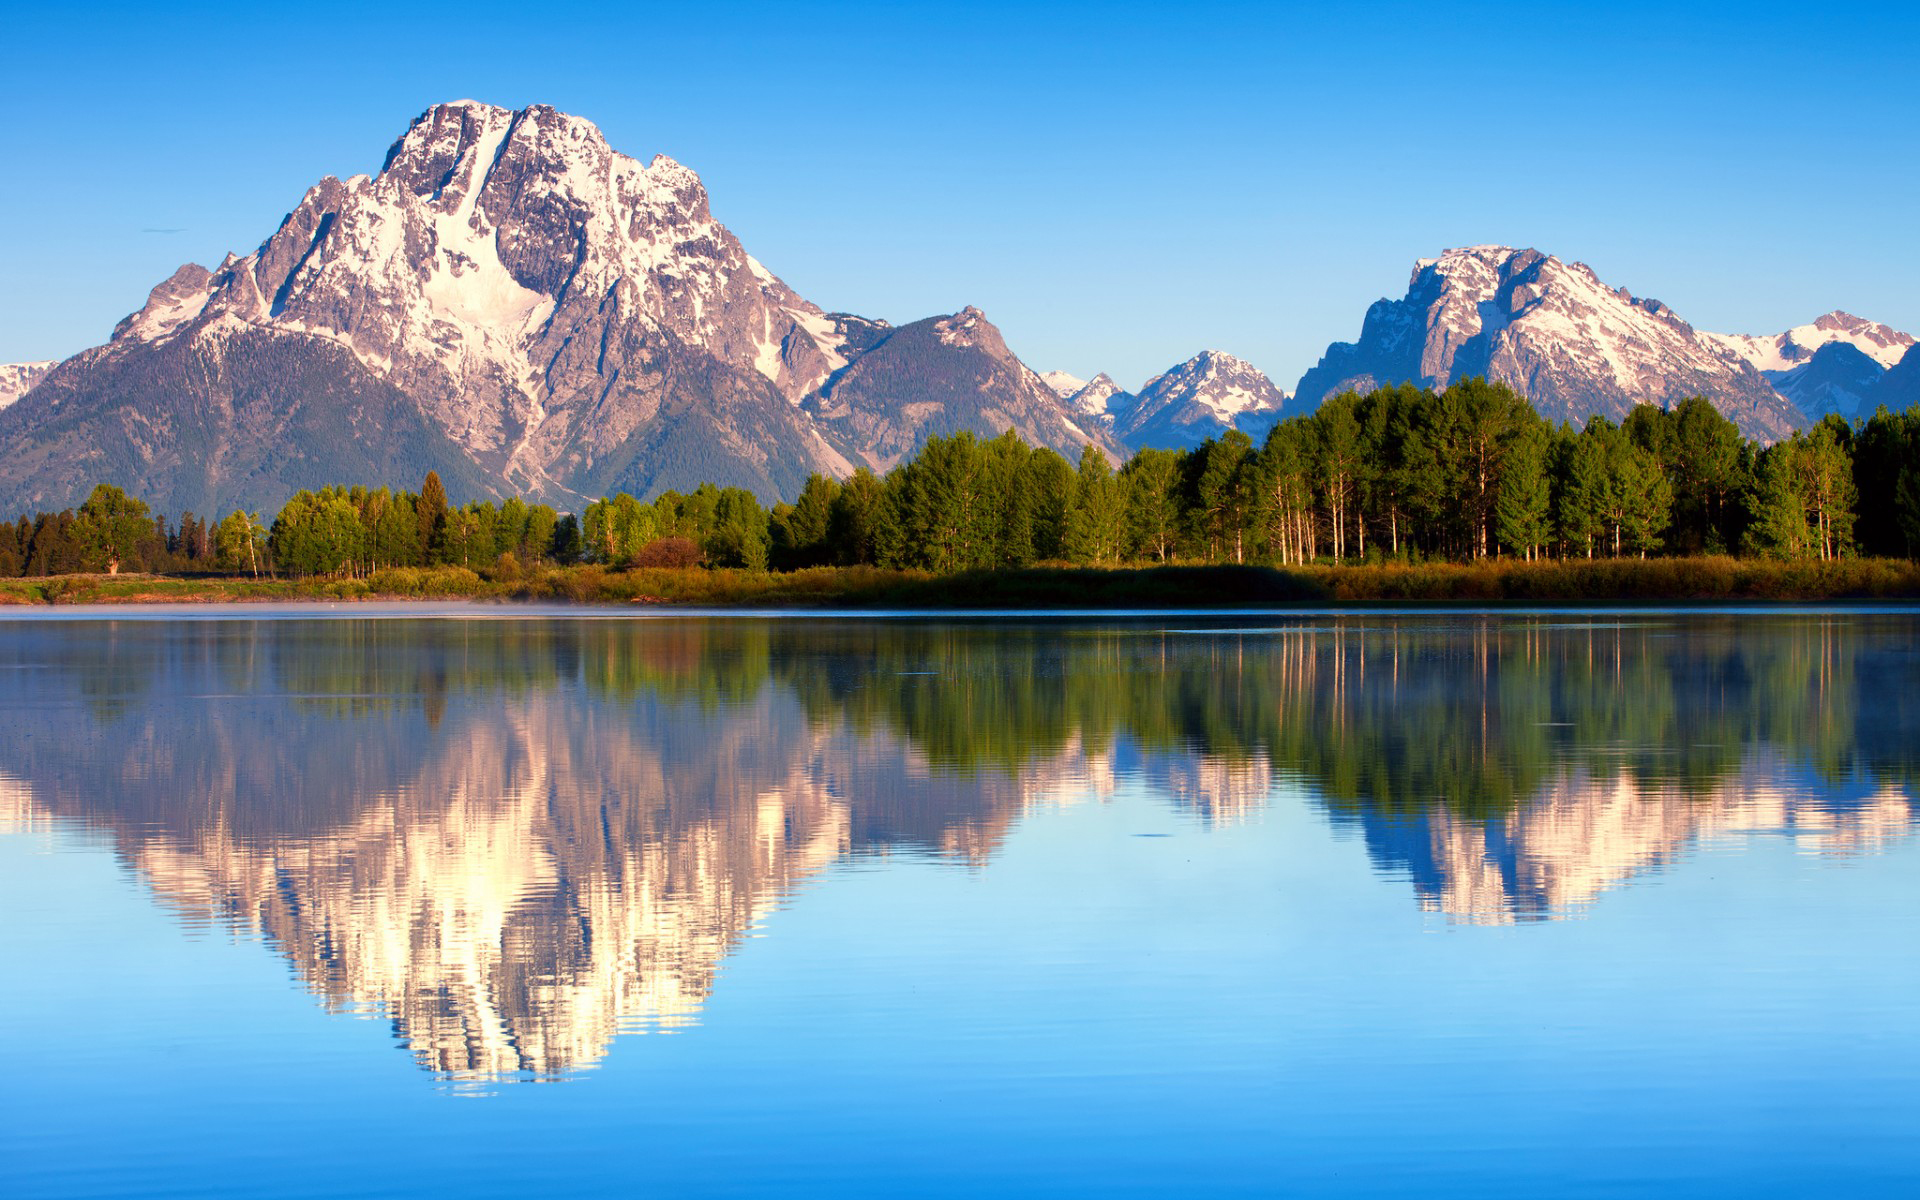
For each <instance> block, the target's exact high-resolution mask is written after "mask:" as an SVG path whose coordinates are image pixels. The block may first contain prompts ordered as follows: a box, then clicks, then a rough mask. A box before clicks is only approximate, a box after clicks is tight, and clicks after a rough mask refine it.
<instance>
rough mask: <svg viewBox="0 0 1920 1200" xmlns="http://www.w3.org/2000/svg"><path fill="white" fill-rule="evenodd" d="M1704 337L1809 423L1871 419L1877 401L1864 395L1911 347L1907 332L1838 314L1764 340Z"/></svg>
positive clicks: (1724, 335) (1717, 335)
mask: <svg viewBox="0 0 1920 1200" xmlns="http://www.w3.org/2000/svg"><path fill="white" fill-rule="evenodd" d="M1704 336H1706V337H1707V338H1709V339H1710V340H1712V341H1714V342H1716V343H1718V344H1719V345H1721V346H1722V347H1724V348H1725V349H1726V351H1727V352H1728V353H1730V354H1732V355H1734V356H1736V357H1738V358H1740V359H1742V360H1744V361H1746V362H1749V363H1752V364H1753V366H1754V367H1755V368H1757V369H1758V370H1759V372H1760V373H1761V374H1762V375H1764V376H1765V377H1766V379H1767V382H1769V383H1771V384H1772V385H1773V388H1774V390H1775V391H1777V392H1779V393H1780V394H1781V395H1782V396H1785V397H1786V398H1787V399H1788V400H1791V401H1792V402H1793V404H1794V406H1795V407H1797V408H1798V409H1799V410H1800V411H1801V413H1803V414H1804V415H1805V416H1806V418H1807V419H1808V420H1809V421H1817V420H1819V419H1820V418H1821V417H1824V416H1826V415H1827V414H1828V413H1838V414H1839V415H1841V416H1843V417H1845V418H1847V419H1848V420H1853V419H1854V418H1856V417H1868V416H1871V415H1873V410H1874V408H1875V407H1876V406H1877V404H1878V401H1876V400H1872V399H1870V398H1869V397H1870V395H1871V394H1872V393H1874V392H1875V391H1876V389H1877V388H1878V387H1879V384H1880V379H1881V377H1882V376H1883V375H1885V374H1886V372H1887V370H1888V368H1890V367H1892V366H1894V365H1895V364H1897V363H1898V362H1899V361H1900V359H1901V356H1902V355H1904V354H1906V353H1908V352H1909V351H1911V350H1912V349H1913V346H1914V339H1913V336H1912V335H1911V334H1907V333H1902V332H1900V331H1899V330H1898V329H1894V328H1892V327H1891V326H1888V325H1882V324H1880V323H1879V322H1878V321H1868V320H1863V319H1862V318H1860V317H1856V316H1854V315H1853V314H1851V313H1845V312H1840V311H1838V310H1835V311H1834V312H1830V313H1828V314H1827V315H1825V316H1823V317H1820V318H1818V319H1817V320H1815V321H1813V322H1812V323H1810V324H1807V325H1796V326H1794V327H1793V328H1792V329H1789V330H1787V331H1786V332H1785V333H1776V334H1772V335H1770V336H1768V335H1762V336H1754V335H1751V334H1739V333H1733V334H1727V333H1709V334H1706V335H1704Z"/></svg>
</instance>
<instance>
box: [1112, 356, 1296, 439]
mask: <svg viewBox="0 0 1920 1200" xmlns="http://www.w3.org/2000/svg"><path fill="white" fill-rule="evenodd" d="M1285 404H1286V393H1285V392H1282V391H1281V390H1280V389H1279V388H1278V387H1275V386H1274V383H1273V381H1272V380H1271V379H1268V378H1267V377H1266V375H1264V374H1262V373H1261V372H1260V370H1259V369H1258V368H1256V367H1254V366H1252V365H1251V364H1249V363H1247V362H1245V361H1243V360H1241V359H1238V358H1235V357H1234V356H1233V355H1231V354H1224V353H1222V352H1220V351H1218V350H1202V351H1201V352H1200V353H1199V354H1196V355H1194V356H1193V357H1192V358H1190V359H1188V360H1187V361H1186V362H1183V363H1181V364H1180V365H1179V366H1177V367H1173V368H1171V369H1170V370H1168V371H1165V372H1163V373H1162V374H1159V375H1156V376H1154V377H1153V378H1152V379H1150V380H1148V381H1147V385H1146V386H1145V387H1143V388H1141V389H1140V394H1139V396H1138V398H1137V399H1135V400H1134V402H1133V404H1132V405H1131V406H1130V407H1128V409H1127V410H1126V411H1125V412H1124V413H1122V414H1121V415H1120V417H1119V419H1118V421H1117V422H1116V423H1115V426H1114V431H1115V432H1116V433H1118V434H1119V436H1120V437H1121V438H1122V439H1124V440H1125V441H1126V443H1127V444H1128V445H1129V446H1132V447H1134V448H1136V449H1138V448H1140V447H1145V446H1156V447H1160V448H1164V449H1180V448H1185V447H1189V446H1197V445H1199V444H1200V443H1201V442H1203V441H1205V440H1207V439H1208V438H1210V437H1217V436H1219V435H1220V434H1222V433H1224V432H1226V431H1227V430H1229V429H1240V430H1243V431H1245V432H1247V433H1249V434H1251V435H1254V436H1255V437H1256V438H1258V437H1259V436H1262V435H1264V434H1265V433H1266V431H1267V430H1268V429H1270V428H1272V426H1273V425H1274V423H1275V422H1276V421H1278V420H1279V419H1280V415H1281V409H1282V407H1283V406H1284V405H1285Z"/></svg>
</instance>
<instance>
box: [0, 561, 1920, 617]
mask: <svg viewBox="0 0 1920 1200" xmlns="http://www.w3.org/2000/svg"><path fill="white" fill-rule="evenodd" d="M1916 599H1920V563H1915V562H1913V561H1910V560H1905V559H1878V558H1847V559H1830V560H1825V561H1822V560H1818V559H1794V560H1778V559H1735V558H1726V557H1696V558H1661V559H1597V560H1592V561H1587V560H1574V561H1561V562H1526V561H1524V560H1518V559H1506V560H1489V561H1482V562H1478V563H1473V564H1457V563H1426V564H1420V565H1403V564H1397V563H1373V564H1359V565H1344V566H1331V565H1306V566H1298V567H1285V568H1281V567H1254V566H1143V567H1076V566H1068V565H1059V566H1047V565H1042V566H1034V567H1024V568H1017V569H995V570H981V571H963V572H958V573H954V574H935V573H933V572H930V571H923V570H906V569H890V568H880V567H865V566H860V567H810V568H806V569H803V570H797V571H765V570H748V569H738V568H719V569H714V568H706V567H637V568H633V569H629V570H613V569H609V568H607V567H603V566H599V565H595V564H586V565H579V566H570V567H545V568H538V569H533V570H525V571H522V570H517V569H511V568H508V569H494V568H486V569H482V570H479V571H475V570H471V569H469V568H466V567H446V566H442V567H397V568H390V569H387V570H382V571H375V572H373V573H372V574H371V575H369V576H367V577H365V578H357V579H325V578H318V577H314V578H304V579H257V580H256V579H252V578H246V577H239V578H236V577H230V576H167V575H136V574H121V575H106V574H90V575H58V576H48V577H43V578H16V579H0V605H50V604H51V605H83V604H84V605H91V604H182V603H185V604H227V603H287V602H316V603H326V602H341V601H373V600H484V601H496V602H502V603H511V602H515V601H548V602H551V601H560V602H572V603H579V604H597V605H681V606H689V607H701V606H711V607H740V608H856V609H859V608H872V609H879V608H924V609H956V610H964V609H987V608H1065V609H1105V608H1237V607H1286V606H1313V605H1325V604H1370V603H1387V604H1401V603H1415V604H1419V603H1439V604H1446V603H1452V604H1491V605H1496V606H1497V605H1506V604H1511V605H1531V604H1566V603H1592V602H1627V603H1641V604H1654V603H1681V604H1688V603H1703V604H1711V603H1738V602H1760V603H1793V602H1801V603H1804V602H1817V601H1842V600H1878V601H1900V600H1916Z"/></svg>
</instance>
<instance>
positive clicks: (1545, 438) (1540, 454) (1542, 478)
mask: <svg viewBox="0 0 1920 1200" xmlns="http://www.w3.org/2000/svg"><path fill="white" fill-rule="evenodd" d="M1548 445H1549V435H1548V431H1547V426H1546V424H1545V423H1544V422H1541V421H1534V422H1531V423H1529V424H1527V425H1526V426H1525V427H1524V428H1523V429H1522V430H1521V432H1520V433H1519V435H1518V436H1516V437H1515V438H1514V440H1513V443H1512V445H1511V446H1510V447H1508V450H1507V457H1506V462H1505V464H1504V465H1503V468H1502V470H1501V472H1500V495H1499V498H1498V499H1497V500H1496V501H1495V502H1494V523H1495V526H1496V528H1497V531H1498V533H1499V538H1500V544H1501V545H1502V546H1504V547H1505V548H1506V549H1507V550H1508V552H1510V553H1513V554H1517V555H1519V556H1520V557H1521V558H1524V559H1526V560H1527V561H1528V562H1532V561H1533V559H1534V557H1535V556H1536V555H1537V554H1538V553H1540V551H1541V550H1542V548H1544V547H1545V546H1546V544H1547V541H1548V540H1549V539H1550V538H1551V537H1552V536H1553V526H1552V520H1551V516H1552V505H1553V494H1552V489H1551V488H1550V486H1549V473H1548Z"/></svg>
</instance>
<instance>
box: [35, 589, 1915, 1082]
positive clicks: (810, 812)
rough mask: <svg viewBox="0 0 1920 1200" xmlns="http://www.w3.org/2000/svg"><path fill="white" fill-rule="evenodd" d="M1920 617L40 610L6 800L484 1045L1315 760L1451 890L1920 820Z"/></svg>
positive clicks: (564, 1061) (1384, 838)
mask: <svg viewBox="0 0 1920 1200" xmlns="http://www.w3.org/2000/svg"><path fill="white" fill-rule="evenodd" d="M1914 632H1915V627H1914V621H1913V619H1912V618H1909V617H1904V616H1879V617H1876V616H1855V617H1844V618H1837V619H1822V618H1771V619H1764V620H1756V619H1752V618H1749V619H1747V620H1745V621H1744V622H1743V621H1737V620H1735V619H1732V618H1715V617H1706V616H1701V617H1680V618H1647V619H1623V620H1621V621H1619V622H1617V623H1609V622H1604V621H1599V622H1595V621H1588V622H1583V623H1581V624H1579V625H1570V624H1566V623H1563V622H1556V621H1554V620H1550V619H1546V618H1538V617H1532V618H1492V617H1488V618H1481V617H1470V618H1459V617H1447V618H1399V619H1386V618H1379V617H1371V618H1364V619H1360V618H1356V619H1351V620H1333V621H1329V620H1326V619H1320V620H1318V621H1316V622H1315V623H1314V624H1312V625H1310V626H1309V625H1306V624H1301V625H1300V626H1298V627H1297V628H1290V627H1288V626H1287V625H1286V624H1284V623H1281V624H1275V623H1273V622H1271V621H1268V622H1265V623H1263V627H1262V628H1261V629H1259V630H1250V631H1236V630H1234V629H1232V628H1227V627H1222V628H1217V629H1197V630H1196V629H1183V630H1180V631H1177V632H1176V631H1168V630H1164V629H1162V628H1159V627H1155V626H1148V625H1137V626H1125V625H1100V626H1095V625H1087V624H1072V623H1069V624H1058V625H1038V626H1024V627H1006V626H995V625H989V624H983V623H973V624H932V623H914V622H901V623H889V622H863V623H855V622H803V621H749V620H721V621H704V620H645V621H633V622H625V621H604V620H592V621H571V620H555V621H527V622H518V621H486V622H442V621H353V620H347V621H329V622H239V621H235V622H181V623H105V622H103V623H76V624H61V625H36V624H33V623H12V624H8V625H5V626H0V669H4V670H5V673H6V678H7V686H6V688H5V690H4V693H0V694H3V695H4V701H3V702H4V704H5V708H6V711H5V713H4V719H3V720H0V771H4V773H5V774H4V776H0V829H3V828H7V827H12V828H16V829H18V828H22V827H28V826H31V825H33V824H35V823H40V822H46V821H49V820H54V819H59V820H65V821H71V822H76V823H79V824H81V825H83V826H85V827H88V828H91V829H95V830H99V831H103V832H105V833H106V834H108V835H109V836H110V837H111V838H112V839H113V841H114V844H115V846H116V848H117V851H118V853H119V854H120V856H121V857H122V858H123V860H124V861H126V862H127V863H129V864H130V865H131V866H132V867H133V868H134V869H135V870H136V871H137V872H138V873H139V875H140V876H141V877H142V878H144V879H145V880H146V881H147V882H148V883H149V884H150V885H151V887H152V888H153V889H154V891H155V892H156V893H157V894H158V895H159V896H160V897H162V898H163V899H164V900H165V901H166V902H167V903H169V904H171V905H173V906H175V907H176V908H177V909H178V910H180V911H181V912H183V913H184V914H187V915H188V916H189V917H190V918H191V919H196V920H206V919H214V920H217V921H221V922H224V923H227V924H228V925H230V926H232V927H235V928H240V929H247V930H256V931H258V932H260V933H261V934H263V935H264V936H266V937H267V938H268V939H269V940H270V941H271V943H272V944H273V945H274V946H276V947H277V948H278V949H279V950H280V952H282V953H284V954H285V955H287V957H288V958H289V959H291V960H292V962H293V964H294V966H295V967H296V968H297V970H298V972H299V974H300V976H301V978H302V979H303V980H304V981H305V982H306V984H307V985H308V986H309V987H310V988H312V990H313V991H314V992H315V993H316V994H317V995H319V996H321V997H322V998H323V999H324V1000H325V1001H326V1003H327V1004H328V1005H329V1006H333V1007H338V1008H341V1009H344V1010H353V1011H374V1012H378V1013H381V1014H383V1015H385V1016H386V1017H388V1018H389V1019H390V1020H391V1021H392V1022H393V1025H394V1029H395V1031H396V1034H397V1036H398V1037H399V1038H401V1039H402V1040H403V1041H404V1042H405V1043H406V1044H407V1045H408V1046H409V1047H410V1049H411V1051H412V1053H413V1054H414V1055H415V1057H416V1058H417V1059H418V1061H419V1063H420V1065H421V1066H422V1067H424V1068H426V1069H428V1070H431V1071H433V1072H435V1073H436V1074H439V1075H441V1076H444V1077H447V1078H452V1079H463V1080H464V1079H495V1078H513V1077H520V1078H527V1077H532V1078H546V1077H554V1076H560V1075H564V1074H566V1073H568V1072H570V1071H574V1070H577V1069H580V1068H583V1067H586V1066H589V1065H591V1064H593V1063H594V1062H595V1061H596V1060H598V1059H599V1058H601V1057H602V1056H603V1055H604V1054H605V1053H606V1052H607V1049H608V1046H609V1043H610V1042H611V1040H612V1039H613V1037H614V1036H615V1034H617V1033H619V1032H621V1031H623V1030H636V1029H645V1028H671V1027H677V1026H684V1025H686V1024H688V1023H690V1022H692V1021H693V1020H694V1019H695V1018H696V1016H697V1014H698V1012H699V1010H700V1008H701V1006H702V1004H703V1003H704V1001H705V999H706V997H707V996H708V994H709V993H710V991H711V990H712V988H713V987H714V984H715V977H716V975H717V973H718V971H719V970H720V967H721V964H722V962H723V960H724V959H725V958H726V957H727V955H728V954H729V953H730V952H731V951H732V950H733V949H734V948H735V947H736V945H737V944H738V943H739V942H740V940H741V939H742V938H743V937H745V936H746V935H747V934H748V933H749V932H750V931H751V930H752V929H753V928H754V927H755V925H756V924H757V923H758V922H760V921H761V920H762V919H763V918H764V917H765V916H766V915H767V914H768V913H769V912H770V911H771V910H772V909H774V908H775V907H777V906H778V905H779V904H780V903H781V902H782V900H783V898H784V897H786V896H787V895H789V894H790V893H791V892H792V891H793V890H794V889H795V888H796V887H798V886H800V885H801V884H802V883H803V882H804V881H806V880H808V879H809V878H811V877H813V876H815V875H818V874H819V873H821V872H822V871H823V869H825V868H827V867H829V866H830V865H831V864H834V863H836V862H838V861H841V860H844V859H847V858H849V857H850V856H859V855H874V854H900V853H910V854H920V855H925V856H931V857H935V858H944V859H951V860H956V861H959V862H963V863H968V864H975V865H979V864H985V863H987V862H988V861H989V860H990V859H991V857H992V855H993V853H994V851H995V849H996V847H997V846H998V845H999V843H1000V842H1001V840H1002V839H1003V838H1004V837H1005V836H1006V834H1007V833H1008V831H1009V829H1010V828H1011V826H1012V825H1013V823H1014V822H1015V821H1016V820H1017V819H1018V818H1019V817H1020V816H1021V814H1023V813H1024V812H1026V811H1028V810H1030V809H1032V808H1033V807H1035V806H1036V805H1044V804H1051V803H1064V802H1072V801H1077V800H1081V799H1084V798H1087V797H1097V796H1105V795H1109V794H1111V793H1113V792H1114V791H1115V790H1116V789H1118V788H1121V787H1139V788H1142V789H1144V790H1146V791H1147V792H1148V793H1150V794H1152V795H1155V796H1158V797H1160V798H1162V799H1164V801H1165V802H1167V803H1169V804H1172V805H1175V806H1177V807H1178V808H1180V809H1182V810H1186V811H1189V812H1191V813H1192V814H1193V815H1194V816H1195V817H1196V818H1197V819H1198V820H1199V821H1201V822H1203V823H1207V824H1213V823H1231V822H1235V821H1240V820H1245V819H1250V818H1256V817H1257V816H1258V814H1259V812H1260V810H1261V807H1262V806H1263V805H1264V804H1266V803H1267V802H1268V800H1269V797H1270V796H1272V795H1273V794H1274V793H1275V789H1276V787H1277V786H1280V785H1283V784H1292V785H1296V786H1297V787H1298V788H1300V789H1301V791H1302V792H1304V794H1305V795H1306V796H1307V797H1309V798H1310V799H1311V801H1312V802H1314V803H1317V804H1319V805H1322V806H1323V807H1324V809H1325V811H1326V812H1327V814H1328V815H1329V817H1330V819H1331V821H1332V822H1333V824H1334V826H1335V828H1336V829H1339V830H1342V831H1347V832H1355V833H1357V834H1358V835H1359V836H1361V837H1363V838H1364V840H1365V844H1366V846H1367V849H1368V852H1369V854H1370V855H1371V856H1372V858H1373V860H1374V862H1375V863H1376V865H1377V866H1378V867H1379V868H1381V869H1382V870H1384V871H1387V872H1391V873H1395V874H1397V875H1400V876H1402V877H1404V878H1406V879H1408V880H1409V881H1410V882H1411V884H1412V886H1413V889H1414V891H1415V894H1416V895H1417V897H1418V900H1419V903H1420V904H1421V906H1422V907H1424V908H1425V909H1427V910H1429V911H1435V912H1441V913H1445V914H1448V915H1449V917H1451V918H1452V919H1455V920H1458V921H1462V922H1469V923H1483V922H1508V921H1514V920H1528V919H1542V918H1551V917H1558V916H1564V915H1567V914H1569V913H1573V912H1577V911H1579V910H1581V909H1583V908H1585V907H1587V906H1590V905H1591V904H1593V903H1594V901H1595V900H1596V899H1597V898H1598V897H1599V896H1600V895H1601V894H1602V893H1603V892H1605V891H1606V890H1608V889H1610V888H1614V887H1618V886H1620V885H1621V884H1622V883H1624V882H1626V881H1628V880H1631V879H1632V878H1634V877H1635V876H1637V875H1640V874H1642V873H1644V872H1646V871H1649V870H1653V869H1657V868H1659V867H1661V866H1663V865H1665V864H1667V863H1670V862H1672V861H1673V860H1675V859H1676V858H1678V857H1680V856H1682V855H1683V854H1684V853H1685V852H1686V851H1687V850H1688V848H1689V847H1691V846H1693V845H1695V844H1697V843H1699V842H1701V841H1702V840H1703V839H1713V838H1720V837H1726V836H1734V835H1746V834H1753V833H1778V834H1783V835H1787V836H1791V837H1794V838H1796V839H1798V841H1799V844H1800V845H1802V846H1803V847H1805V848H1807V849H1809V850H1813V851H1816V852H1820V853H1835V854H1850V853H1861V852H1870V851H1872V850H1873V849H1874V848H1875V847H1877V846H1878V845H1880V844H1882V843H1884V842H1885V841H1886V840H1888V839H1892V838H1899V837H1904V836H1907V835H1908V834H1909V833H1910V832H1911V830H1912V829H1913V827H1914V823H1915V812H1914V795H1915V791H1914V778H1915V748H1914V745H1913V737H1912V731H1913V730H1914V729H1915V728H1920V713H1916V712H1915V711H1913V709H1914V706H1915V705H1916V704H1920V667H1917V663H1916V656H1915V651H1914V649H1913V646H1914V639H1913V633H1914Z"/></svg>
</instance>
